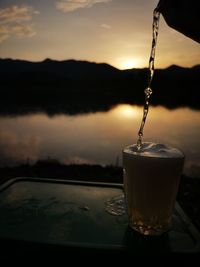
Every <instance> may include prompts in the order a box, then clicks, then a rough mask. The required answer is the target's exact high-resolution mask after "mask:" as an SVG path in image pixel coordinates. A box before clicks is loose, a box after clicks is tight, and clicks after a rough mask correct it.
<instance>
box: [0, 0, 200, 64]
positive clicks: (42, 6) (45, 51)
mask: <svg viewBox="0 0 200 267" xmlns="http://www.w3.org/2000/svg"><path fill="white" fill-rule="evenodd" d="M157 2H158V0H148V1H147V0H81V1H80V0H79V1H77V0H71V1H69V0H48V1H47V0H43V1H39V0H10V1H7V0H1V2H0V57H1V58H17V59H26V60H31V61H40V60H43V59H45V58H52V59H57V60H64V59H72V58H73V59H78V60H79V59H80V60H88V61H95V62H107V63H109V64H111V65H113V66H115V67H117V68H120V69H126V68H133V67H136V68H137V67H138V68H142V67H147V65H148V58H149V54H150V48H151V37H152V32H151V30H152V12H153V9H154V8H155V7H156V5H157ZM199 63H200V46H199V44H198V43H196V42H194V41H193V40H191V39H189V38H187V37H185V36H184V35H182V34H180V33H178V32H176V31H174V30H172V29H171V28H169V27H168V26H167V25H166V23H165V22H164V20H163V18H162V17H161V21H160V30H159V36H158V46H157V51H156V62H155V67H157V68H164V67H167V66H169V65H171V64H177V65H181V66H185V67H190V66H193V65H196V64H199Z"/></svg>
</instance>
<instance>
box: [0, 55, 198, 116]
mask: <svg viewBox="0 0 200 267" xmlns="http://www.w3.org/2000/svg"><path fill="white" fill-rule="evenodd" d="M0 73H1V76H0V85H1V89H0V90H1V91H0V92H1V98H0V114H4V115H5V114H8V115H10V114H11V115H14V114H16V115H17V114H24V113H27V112H46V113H48V114H49V115H54V114H57V113H68V114H76V113H80V112H92V111H99V110H108V109H109V108H110V107H111V106H113V105H115V104H118V103H129V104H139V105H142V104H143V102H144V89H145V87H146V86H147V77H148V69H147V68H144V69H128V70H119V69H117V68H114V67H112V66H110V65H109V64H106V63H95V62H88V61H77V60H73V59H72V60H63V61H57V60H51V59H45V60H44V61H41V62H29V61H24V60H13V59H0ZM199 84H200V65H197V66H194V67H191V68H184V67H181V66H177V65H172V66H169V67H168V68H166V69H156V71H155V75H154V78H153V82H152V89H153V91H154V94H153V96H152V98H151V104H152V105H163V106H165V107H168V108H176V107H179V106H188V107H191V108H195V109H199V108H200V104H199V100H198V99H199V96H200V91H199V90H198V89H199Z"/></svg>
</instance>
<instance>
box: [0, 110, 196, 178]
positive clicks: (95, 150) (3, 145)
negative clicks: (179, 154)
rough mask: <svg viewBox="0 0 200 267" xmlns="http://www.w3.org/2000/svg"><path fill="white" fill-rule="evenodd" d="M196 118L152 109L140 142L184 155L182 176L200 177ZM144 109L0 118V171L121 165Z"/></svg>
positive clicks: (183, 112)
mask: <svg viewBox="0 0 200 267" xmlns="http://www.w3.org/2000/svg"><path fill="white" fill-rule="evenodd" d="M199 114H200V112H199V111H194V110H190V109H189V108H179V109H176V110H168V109H166V108H163V107H151V109H150V112H149V117H148V120H147V123H146V125H145V130H144V140H145V141H155V142H163V143H168V144H171V145H174V146H176V147H178V148H180V149H182V150H183V151H184V152H185V154H186V164H185V172H186V174H188V175H191V176H200V163H199V162H200V141H199V136H200V116H199ZM141 117H142V107H139V106H131V105H118V106H116V107H113V108H112V109H111V110H110V111H107V112H97V113H91V114H85V115H76V116H68V115H59V116H55V117H53V118H49V117H48V116H46V115H45V114H35V115H25V116H19V117H15V118H12V117H1V118H0V165H1V166H2V165H13V164H18V163H21V162H25V161H27V160H29V161H30V162H35V161H36V160H37V159H45V158H48V157H50V158H55V159H58V160H59V161H61V162H63V163H90V164H93V163H97V164H121V151H122V149H123V147H124V146H126V145H129V144H131V143H134V142H136V141H137V131H138V128H139V125H140V121H141Z"/></svg>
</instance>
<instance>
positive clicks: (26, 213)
mask: <svg viewBox="0 0 200 267" xmlns="http://www.w3.org/2000/svg"><path fill="white" fill-rule="evenodd" d="M0 192H1V194H0V211H1V220H0V245H1V260H3V259H6V261H10V260H14V261H15V263H16V262H18V261H20V262H24V260H25V261H26V262H27V260H28V261H30V260H31V261H36V262H40V261H41V259H42V260H44V261H45V262H46V263H47V262H49V261H52V260H56V262H57V264H58V262H59V261H60V260H61V259H62V260H63V259H65V261H66V262H68V261H69V260H72V261H73V264H74V263H75V262H78V260H79V261H80V259H81V261H84V263H87V264H90V262H91V263H93V265H94V264H95V265H96V263H97V262H98V263H99V262H102V261H105V260H106V261H107V260H109V261H111V263H112V264H113V263H115V262H116V263H117V262H118V261H119V260H122V261H123V263H124V261H125V262H126V260H127V261H128V260H131V261H132V262H133V263H134V265H136V264H140V265H141V264H143V263H147V264H148V266H155V265H156V264H157V263H158V264H162V265H161V266H168V265H169V264H170V263H172V262H173V263H176V264H178V263H179V264H181V265H183V264H187V266H188V265H189V266H190V265H191V263H192V266H198V263H199V251H200V247H199V244H200V235H199V233H198V231H196V230H195V228H194V227H193V226H192V224H191V222H190V220H189V219H187V218H186V217H185V215H184V212H183V211H182V209H181V208H180V206H179V205H176V208H175V211H174V214H173V218H172V224H171V227H170V230H169V231H168V232H167V233H165V234H163V235H162V236H154V237H149V236H143V235H141V234H139V233H137V232H135V231H133V230H132V229H130V227H128V220H127V219H128V218H127V214H126V213H124V214H123V215H121V216H113V215H111V214H110V213H109V212H107V210H106V207H107V203H108V202H109V201H108V200H109V199H110V198H111V199H113V197H114V196H116V195H117V196H118V195H121V194H123V186H122V185H120V184H109V183H98V182H95V183H94V182H77V181H70V180H65V179H60V180H58V179H45V178H43V179H42V178H15V179H8V181H6V182H5V183H3V184H2V186H1V187H0ZM118 263H119V262H118ZM104 264H105V262H104ZM158 266H159V265H158ZM184 266H185V265H184Z"/></svg>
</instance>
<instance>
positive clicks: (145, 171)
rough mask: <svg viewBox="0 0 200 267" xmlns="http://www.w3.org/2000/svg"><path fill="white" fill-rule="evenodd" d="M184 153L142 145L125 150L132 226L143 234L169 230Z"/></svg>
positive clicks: (167, 148)
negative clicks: (138, 148)
mask: <svg viewBox="0 0 200 267" xmlns="http://www.w3.org/2000/svg"><path fill="white" fill-rule="evenodd" d="M183 165H184V154H183V153H182V152H181V151H180V150H178V149H175V148H172V147H169V146H166V145H163V144H153V143H143V144H142V148H141V150H140V151H137V145H136V144H134V145H131V146H128V147H126V148H125V149H124V150H123V173H124V191H125V198H126V205H127V211H128V216H129V225H130V226H131V228H133V229H135V230H136V231H138V232H140V233H142V234H144V235H160V234H162V233H164V232H166V231H167V230H168V229H169V226H170V222H171V217H172V213H173V209H174V206H175V200H176V195H177V191H178V186H179V181H180V177H181V173H182V170H183Z"/></svg>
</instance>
